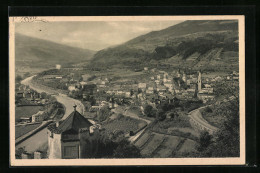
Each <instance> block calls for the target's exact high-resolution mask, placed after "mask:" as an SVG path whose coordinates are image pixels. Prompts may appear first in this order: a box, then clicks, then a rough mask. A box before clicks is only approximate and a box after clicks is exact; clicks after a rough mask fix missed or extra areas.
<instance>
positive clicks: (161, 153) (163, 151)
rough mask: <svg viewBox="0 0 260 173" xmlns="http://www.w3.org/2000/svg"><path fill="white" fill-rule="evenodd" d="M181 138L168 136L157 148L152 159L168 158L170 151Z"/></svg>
mask: <svg viewBox="0 0 260 173" xmlns="http://www.w3.org/2000/svg"><path fill="white" fill-rule="evenodd" d="M181 139H182V138H180V137H178V136H168V137H167V139H166V140H165V141H164V142H163V143H162V144H161V146H160V147H159V148H158V151H157V152H156V154H155V155H154V157H159V158H161V157H164V158H165V157H170V156H171V153H172V151H173V150H174V149H175V148H176V147H177V146H178V144H179V143H180V141H181Z"/></svg>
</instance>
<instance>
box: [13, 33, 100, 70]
mask: <svg viewBox="0 0 260 173" xmlns="http://www.w3.org/2000/svg"><path fill="white" fill-rule="evenodd" d="M94 53H95V52H94V51H91V50H85V49H80V48H76V47H70V46H66V45H62V44H58V43H54V42H51V41H47V40H42V39H38V38H33V37H28V36H25V35H21V34H17V33H16V34H15V63H16V66H17V67H24V66H28V67H30V66H32V67H50V66H51V67H54V66H55V64H61V65H63V66H66V65H70V64H72V63H79V62H84V61H87V60H90V59H91V58H92V56H93V54H94Z"/></svg>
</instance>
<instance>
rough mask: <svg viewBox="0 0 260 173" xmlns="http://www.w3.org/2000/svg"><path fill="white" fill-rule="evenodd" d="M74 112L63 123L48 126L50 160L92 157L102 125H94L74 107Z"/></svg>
mask: <svg viewBox="0 0 260 173" xmlns="http://www.w3.org/2000/svg"><path fill="white" fill-rule="evenodd" d="M74 109H75V110H74V111H73V112H72V113H71V114H70V115H69V116H68V117H67V118H66V119H65V120H64V121H61V122H56V123H53V124H50V125H49V126H48V157H49V159H77V158H87V157H91V154H92V151H93V148H95V146H93V142H92V141H95V140H96V139H97V138H98V137H99V130H100V129H101V126H100V125H93V124H92V123H91V122H90V121H88V120H87V119H86V118H84V117H83V116H82V115H81V114H80V113H79V112H78V111H77V110H76V106H74Z"/></svg>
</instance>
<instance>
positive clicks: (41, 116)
mask: <svg viewBox="0 0 260 173" xmlns="http://www.w3.org/2000/svg"><path fill="white" fill-rule="evenodd" d="M45 117H46V114H45V112H44V111H39V112H37V113H36V114H33V115H32V123H35V122H41V121H43V120H44V119H45Z"/></svg>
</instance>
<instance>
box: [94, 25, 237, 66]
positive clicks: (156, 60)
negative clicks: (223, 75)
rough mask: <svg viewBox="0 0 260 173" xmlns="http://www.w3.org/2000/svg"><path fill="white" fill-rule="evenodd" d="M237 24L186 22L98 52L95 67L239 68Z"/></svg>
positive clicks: (95, 56)
mask: <svg viewBox="0 0 260 173" xmlns="http://www.w3.org/2000/svg"><path fill="white" fill-rule="evenodd" d="M237 40H238V23H237V21H223V20H222V21H220V20H219V21H185V22H182V23H180V24H177V25H174V26H171V27H168V28H166V29H163V30H160V31H153V32H150V33H148V34H146V35H142V36H139V37H137V38H134V39H132V40H130V41H128V42H126V43H124V44H122V45H119V46H117V47H114V48H108V49H104V50H101V51H99V52H97V53H96V54H95V55H94V58H93V59H92V63H91V66H100V65H103V66H108V67H112V66H121V67H122V66H123V67H129V68H133V67H135V68H136V67H143V66H157V67H158V65H162V66H165V65H166V66H167V67H169V66H171V67H176V68H180V67H181V68H198V69H203V68H206V69H212V68H213V69H214V70H219V71H223V70H227V69H230V68H231V69H233V68H237V67H238V42H237Z"/></svg>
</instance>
